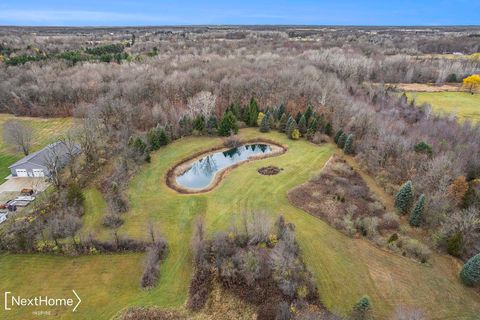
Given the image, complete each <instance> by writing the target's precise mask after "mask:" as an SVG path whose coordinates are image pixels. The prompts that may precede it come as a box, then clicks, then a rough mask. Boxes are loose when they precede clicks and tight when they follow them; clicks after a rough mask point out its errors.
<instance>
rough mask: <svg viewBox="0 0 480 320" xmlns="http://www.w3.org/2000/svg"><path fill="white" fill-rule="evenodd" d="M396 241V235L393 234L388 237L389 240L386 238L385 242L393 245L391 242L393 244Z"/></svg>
mask: <svg viewBox="0 0 480 320" xmlns="http://www.w3.org/2000/svg"><path fill="white" fill-rule="evenodd" d="M397 240H398V234H396V233H393V234H392V235H391V236H390V238H388V241H387V242H388V243H393V242H395V241H397Z"/></svg>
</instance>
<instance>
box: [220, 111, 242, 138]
mask: <svg viewBox="0 0 480 320" xmlns="http://www.w3.org/2000/svg"><path fill="white" fill-rule="evenodd" d="M232 132H233V133H235V134H236V133H238V127H237V119H236V118H235V116H234V115H233V113H232V112H231V111H229V112H227V113H226V114H225V115H224V116H223V118H222V121H220V125H219V126H218V134H219V135H221V136H224V137H227V136H229V135H230V134H231V133H232Z"/></svg>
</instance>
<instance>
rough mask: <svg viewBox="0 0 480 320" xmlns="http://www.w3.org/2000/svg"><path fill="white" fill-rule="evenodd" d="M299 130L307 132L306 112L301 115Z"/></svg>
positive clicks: (303, 132) (302, 132) (303, 133)
mask: <svg viewBox="0 0 480 320" xmlns="http://www.w3.org/2000/svg"><path fill="white" fill-rule="evenodd" d="M298 131H300V133H301V134H302V135H305V134H306V133H307V119H306V118H305V115H304V114H303V115H302V116H301V117H300V121H299V122H298Z"/></svg>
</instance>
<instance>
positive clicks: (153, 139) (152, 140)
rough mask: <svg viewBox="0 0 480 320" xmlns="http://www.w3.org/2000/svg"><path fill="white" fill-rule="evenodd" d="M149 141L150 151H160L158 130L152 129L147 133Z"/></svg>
mask: <svg viewBox="0 0 480 320" xmlns="http://www.w3.org/2000/svg"><path fill="white" fill-rule="evenodd" d="M147 141H148V144H149V145H150V150H158V149H160V140H159V139H158V129H157V128H152V129H150V130H148V132H147Z"/></svg>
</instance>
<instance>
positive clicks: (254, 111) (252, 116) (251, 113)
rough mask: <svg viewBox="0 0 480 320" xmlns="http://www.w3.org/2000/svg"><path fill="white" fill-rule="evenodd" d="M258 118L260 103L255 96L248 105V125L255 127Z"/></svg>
mask: <svg viewBox="0 0 480 320" xmlns="http://www.w3.org/2000/svg"><path fill="white" fill-rule="evenodd" d="M257 119H258V104H257V100H255V98H254V97H252V99H250V104H249V105H248V123H247V124H248V125H249V126H250V127H255V126H256V125H257Z"/></svg>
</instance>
